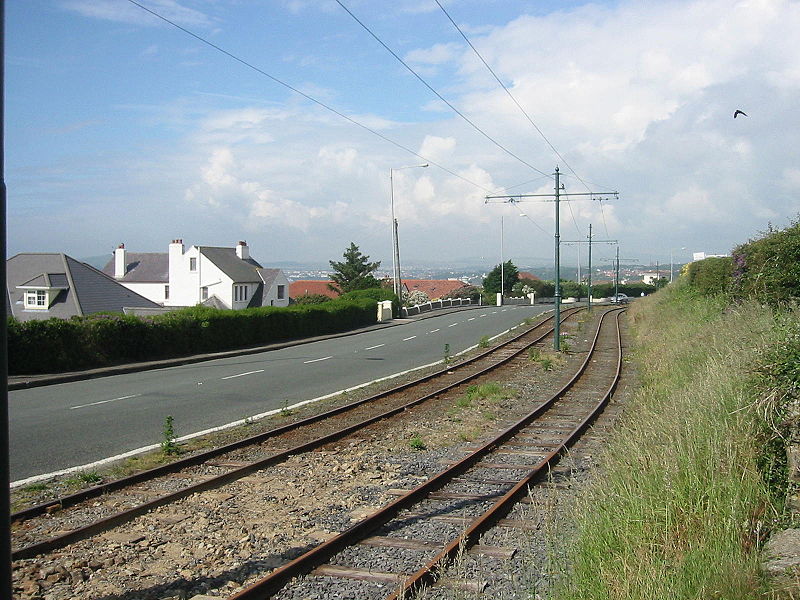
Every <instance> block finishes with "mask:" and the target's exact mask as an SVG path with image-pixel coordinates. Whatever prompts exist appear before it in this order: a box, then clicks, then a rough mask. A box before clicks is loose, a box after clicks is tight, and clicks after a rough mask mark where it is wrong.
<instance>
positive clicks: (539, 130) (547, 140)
mask: <svg viewBox="0 0 800 600" xmlns="http://www.w3.org/2000/svg"><path fill="white" fill-rule="evenodd" d="M434 2H436V4H437V5H438V6H439V8H440V9H441V10H442V12H443V13H444V15H445V16H446V17H447V19H448V20H449V21H450V23H452V24H453V27H455V29H456V31H458V33H459V34H461V37H462V38H464V41H465V42H467V44H468V45H469V47H470V48H472V51H473V52H474V53H475V56H477V57H478V58H479V59H480V61H481V62H482V63H483V66H485V67H486V69H487V70H488V71H489V73H491V75H492V77H494V79H495V81H497V83H498V84H499V85H500V87H501V88H503V90H504V91H505V92H506V94H508V97H509V98H511V100H512V101H513V102H514V104H516V106H517V108H519V110H520V112H522V114H523V115H524V116H525V118H526V119H527V120H528V122H529V123H530V124H531V125H532V126H533V128H534V129H535V130H536V131H537V133H538V134H539V135H540V136H541V138H542V139H543V140H544V141H545V143H546V144H547V145H548V146H549V147H550V149H551V150H552V151H553V152H554V153H555V155H556V156H557V157H558V158H559V159H560V160H561V162H562V163H563V164H564V165H565V166H566V167H567V168H568V169H569V170H570V171H571V172H572V174H573V175H574V176H575V177H576V178H577V179H578V181H580V182H581V183H582V184H583V187H585V188H586V191H587V192H591V191H592V190H591V188H589V185H588V184H587V183H586V182H585V181H584V180H583V179H582V178H581V176H580V175H578V173H577V172H576V171H575V169H573V168H572V165H570V164H569V163H568V162H567V159H566V158H564V157H563V156H562V155H561V153H560V152H559V151H558V150H557V149H556V147H555V146H554V145H553V144H552V143H551V142H550V140H549V139H547V136H546V135H545V134H544V132H543V131H542V130H541V129H540V128H539V126H538V125H537V124H536V123H535V122H534V121H533V119H532V118H531V116H530V115H529V114H528V112H527V111H526V110H525V109H524V108H523V107H522V105H521V104H520V103H519V101H518V100H517V99H516V98H515V97H514V95H513V94H512V93H511V90H509V89H508V87H506V85H505V84H504V83H503V82H502V80H501V79H500V78H499V77H498V76H497V73H495V72H494V69H492V67H491V66H490V65H489V63H487V62H486V60H485V59H484V58H483V56H482V55H481V53H480V52H478V49H477V48H476V47H475V46H474V44H473V43H472V42H471V41H470V39H469V38H468V37H467V35H466V34H465V33H464V31H463V30H462V29H461V27H459V26H458V24H457V23H456V22H455V20H453V17H451V16H450V13H448V12H447V10H445V8H444V6H442V4H441V2H439V0H434ZM567 206H569V210H570V215H572V221H573V223H574V224H575V228H576V229H577V228H578V224H577V222H575V215H574V214H572V206H571V205H569V204H567ZM600 214H601V215H602V217H603V226H604V227H605V230H606V235H608V227H607V226H606V217H605V212H604V211H603V202H602V200H601V201H600ZM578 232H579V233H580V230H579V231H578Z"/></svg>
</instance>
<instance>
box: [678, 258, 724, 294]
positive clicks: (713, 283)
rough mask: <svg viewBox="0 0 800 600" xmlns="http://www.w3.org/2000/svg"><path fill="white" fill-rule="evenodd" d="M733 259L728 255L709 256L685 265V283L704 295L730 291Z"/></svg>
mask: <svg viewBox="0 0 800 600" xmlns="http://www.w3.org/2000/svg"><path fill="white" fill-rule="evenodd" d="M732 274H733V259H731V257H730V256H722V257H711V258H706V259H704V260H697V261H695V262H692V263H689V264H688V265H686V283H687V284H688V285H689V286H690V287H691V288H692V289H693V290H695V291H696V292H699V293H700V294H702V295H704V296H713V295H715V294H725V293H727V292H729V291H730V288H731V281H732Z"/></svg>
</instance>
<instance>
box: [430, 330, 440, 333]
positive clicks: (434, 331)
mask: <svg viewBox="0 0 800 600" xmlns="http://www.w3.org/2000/svg"><path fill="white" fill-rule="evenodd" d="M437 331H439V329H432V330H431V331H429V332H428V333H436V332H437Z"/></svg>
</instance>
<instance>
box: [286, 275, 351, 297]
mask: <svg viewBox="0 0 800 600" xmlns="http://www.w3.org/2000/svg"><path fill="white" fill-rule="evenodd" d="M332 283H333V282H332V281H320V280H318V279H298V280H297V281H292V282H291V283H290V284H289V298H297V297H298V296H304V295H306V294H322V295H323V296H328V298H338V297H339V292H337V291H334V290H332V289H331V288H329V287H328V284H332Z"/></svg>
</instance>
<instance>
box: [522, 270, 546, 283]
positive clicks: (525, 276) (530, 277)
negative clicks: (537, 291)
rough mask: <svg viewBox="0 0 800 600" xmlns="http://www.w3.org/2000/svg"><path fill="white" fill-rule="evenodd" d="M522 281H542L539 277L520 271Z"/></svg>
mask: <svg viewBox="0 0 800 600" xmlns="http://www.w3.org/2000/svg"><path fill="white" fill-rule="evenodd" d="M517 274H518V275H519V278H520V279H531V280H533V281H541V279H540V278H539V277H537V276H536V275H534V274H533V273H528V272H527V271H520V272H519V273H517Z"/></svg>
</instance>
